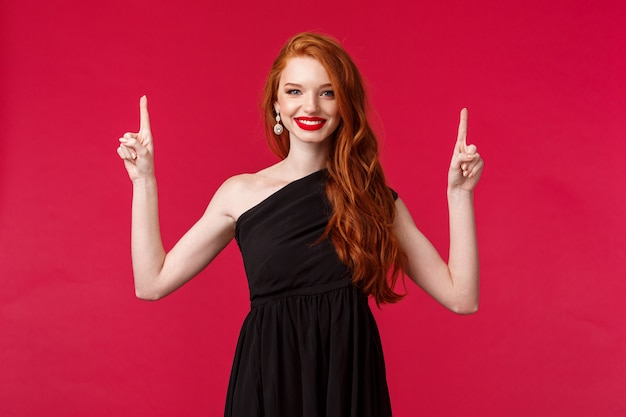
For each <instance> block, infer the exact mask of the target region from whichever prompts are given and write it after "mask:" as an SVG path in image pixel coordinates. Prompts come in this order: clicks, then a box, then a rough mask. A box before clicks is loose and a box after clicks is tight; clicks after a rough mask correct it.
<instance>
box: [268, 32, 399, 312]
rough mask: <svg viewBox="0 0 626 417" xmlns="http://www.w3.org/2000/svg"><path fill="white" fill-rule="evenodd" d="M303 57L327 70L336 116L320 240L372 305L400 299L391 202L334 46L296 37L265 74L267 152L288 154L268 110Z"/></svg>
mask: <svg viewBox="0 0 626 417" xmlns="http://www.w3.org/2000/svg"><path fill="white" fill-rule="evenodd" d="M298 56H309V57H312V58H315V59H317V60H318V61H319V62H320V63H321V64H322V65H323V66H324V68H325V69H326V72H327V73H328V76H329V78H330V81H331V85H332V87H333V89H334V92H335V100H336V102H337V108H338V112H339V116H340V120H341V121H340V123H339V125H338V127H337V129H336V131H335V132H334V133H333V134H332V135H331V137H329V138H328V140H330V141H331V143H330V146H329V147H328V149H329V151H328V162H327V169H328V181H327V183H326V195H327V197H328V200H329V203H330V205H331V207H332V215H331V217H330V220H329V222H328V226H327V228H326V230H325V232H324V234H323V236H322V239H324V238H329V239H330V241H331V242H332V244H333V246H334V248H335V250H336V252H337V254H338V256H339V258H340V259H341V261H342V262H343V263H344V264H346V265H347V266H348V267H350V269H351V271H352V281H353V283H354V284H355V285H357V286H358V287H360V288H361V289H362V290H363V292H364V293H365V294H368V295H372V296H373V297H374V298H375V300H376V303H377V304H378V305H380V304H381V303H393V302H397V301H399V300H400V299H401V298H402V295H401V294H398V293H397V292H395V291H394V287H395V284H396V282H397V281H398V278H400V277H401V276H402V271H403V270H404V269H405V266H406V256H405V255H404V253H403V252H402V251H401V249H400V247H399V244H398V237H397V234H396V231H395V228H394V219H395V216H396V210H395V202H394V196H393V195H392V192H391V190H390V189H389V188H388V187H387V184H386V182H385V176H384V173H383V170H382V167H381V164H380V161H379V157H378V141H377V140H376V136H375V135H374V132H373V130H372V129H371V127H370V125H369V123H368V121H367V100H366V95H365V89H364V87H363V81H362V78H361V75H360V73H359V71H358V69H357V67H356V65H355V64H354V62H353V61H352V59H351V58H350V56H349V55H348V53H347V52H346V51H345V50H344V49H343V47H342V46H341V45H340V44H339V42H338V41H336V40H335V39H333V38H331V37H329V36H326V35H321V34H318V33H310V32H305V33H300V34H298V35H296V36H294V37H293V38H291V39H290V40H289V41H288V42H287V44H286V45H285V46H284V47H283V48H282V50H281V51H280V53H279V54H278V57H277V58H276V60H275V61H274V64H273V65H272V68H271V70H270V72H269V74H268V77H267V81H266V84H265V90H264V95H263V101H262V109H263V112H264V118H265V130H266V138H267V141H268V144H269V146H270V148H271V149H272V151H273V152H274V153H275V154H276V155H278V157H280V158H281V159H284V158H285V157H287V154H288V153H289V132H287V131H286V130H284V131H283V133H282V134H281V135H276V134H274V130H273V126H274V125H275V124H276V121H275V117H276V114H275V113H274V103H275V102H276V101H277V93H278V86H279V81H280V75H281V72H282V71H283V69H284V68H285V66H286V64H287V62H288V61H289V59H291V58H293V57H298Z"/></svg>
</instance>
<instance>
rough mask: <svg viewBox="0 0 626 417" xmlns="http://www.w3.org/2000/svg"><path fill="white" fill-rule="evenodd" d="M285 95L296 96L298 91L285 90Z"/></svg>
mask: <svg viewBox="0 0 626 417" xmlns="http://www.w3.org/2000/svg"><path fill="white" fill-rule="evenodd" d="M286 93H287V94H289V95H296V94H300V90H297V89H291V90H287V91H286Z"/></svg>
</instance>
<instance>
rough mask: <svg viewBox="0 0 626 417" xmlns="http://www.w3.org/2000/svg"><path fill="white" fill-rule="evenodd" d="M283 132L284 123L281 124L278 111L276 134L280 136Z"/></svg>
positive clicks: (275, 126)
mask: <svg viewBox="0 0 626 417" xmlns="http://www.w3.org/2000/svg"><path fill="white" fill-rule="evenodd" d="M281 133H283V125H281V124H280V113H276V124H275V125H274V134H275V135H277V136H280V135H281Z"/></svg>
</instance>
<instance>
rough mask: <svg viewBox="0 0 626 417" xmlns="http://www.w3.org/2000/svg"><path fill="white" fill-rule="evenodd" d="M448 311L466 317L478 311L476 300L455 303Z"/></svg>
mask: <svg viewBox="0 0 626 417" xmlns="http://www.w3.org/2000/svg"><path fill="white" fill-rule="evenodd" d="M449 309H450V310H451V311H452V312H453V313H456V314H460V315H464V316H468V315H470V314H474V313H476V312H477V311H478V300H472V301H466V302H459V303H455V304H454V305H452V306H450V307H449Z"/></svg>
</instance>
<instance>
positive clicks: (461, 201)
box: [396, 109, 484, 314]
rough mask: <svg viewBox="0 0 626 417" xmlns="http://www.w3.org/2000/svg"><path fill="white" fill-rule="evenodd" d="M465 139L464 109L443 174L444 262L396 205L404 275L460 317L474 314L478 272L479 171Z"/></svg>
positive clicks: (404, 210) (472, 148) (476, 157)
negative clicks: (446, 216)
mask: <svg viewBox="0 0 626 417" xmlns="http://www.w3.org/2000/svg"><path fill="white" fill-rule="evenodd" d="M466 136H467V110H466V109H463V110H462V111H461V121H460V123H459V133H458V137H457V142H456V144H455V147H454V153H453V155H452V160H451V163H450V170H449V172H448V210H449V219H450V254H449V257H448V262H447V263H446V262H445V261H443V259H442V258H441V256H440V255H439V253H438V252H437V250H436V249H435V248H434V247H433V245H432V244H431V243H430V242H429V241H428V239H427V238H426V237H425V236H424V235H423V234H422V233H421V232H420V231H419V230H418V229H417V227H416V226H415V223H414V222H413V219H412V218H411V215H410V213H409V211H408V209H407V208H406V206H405V205H404V203H403V202H402V201H401V200H400V199H398V200H397V202H396V207H397V216H396V230H397V231H398V239H399V241H400V246H401V247H402V249H403V250H404V251H405V253H406V255H407V257H408V266H407V270H406V273H407V275H408V276H409V278H411V280H413V281H414V282H415V283H416V284H417V285H419V286H420V287H421V288H423V289H424V290H425V291H426V292H427V293H428V294H430V295H431V296H432V297H433V298H435V299H436V300H437V301H439V302H440V303H441V304H443V305H444V306H445V307H447V308H449V309H450V310H452V311H454V312H457V313H460V314H469V313H473V312H475V311H476V310H477V309H478V300H479V275H480V271H479V260H478V244H477V241H476V223H475V219H474V188H475V187H476V184H477V183H478V180H479V179H480V175H481V173H482V169H483V166H484V163H483V160H482V158H481V157H480V155H479V154H478V153H477V152H476V147H475V146H474V145H470V146H468V145H467V143H466Z"/></svg>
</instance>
